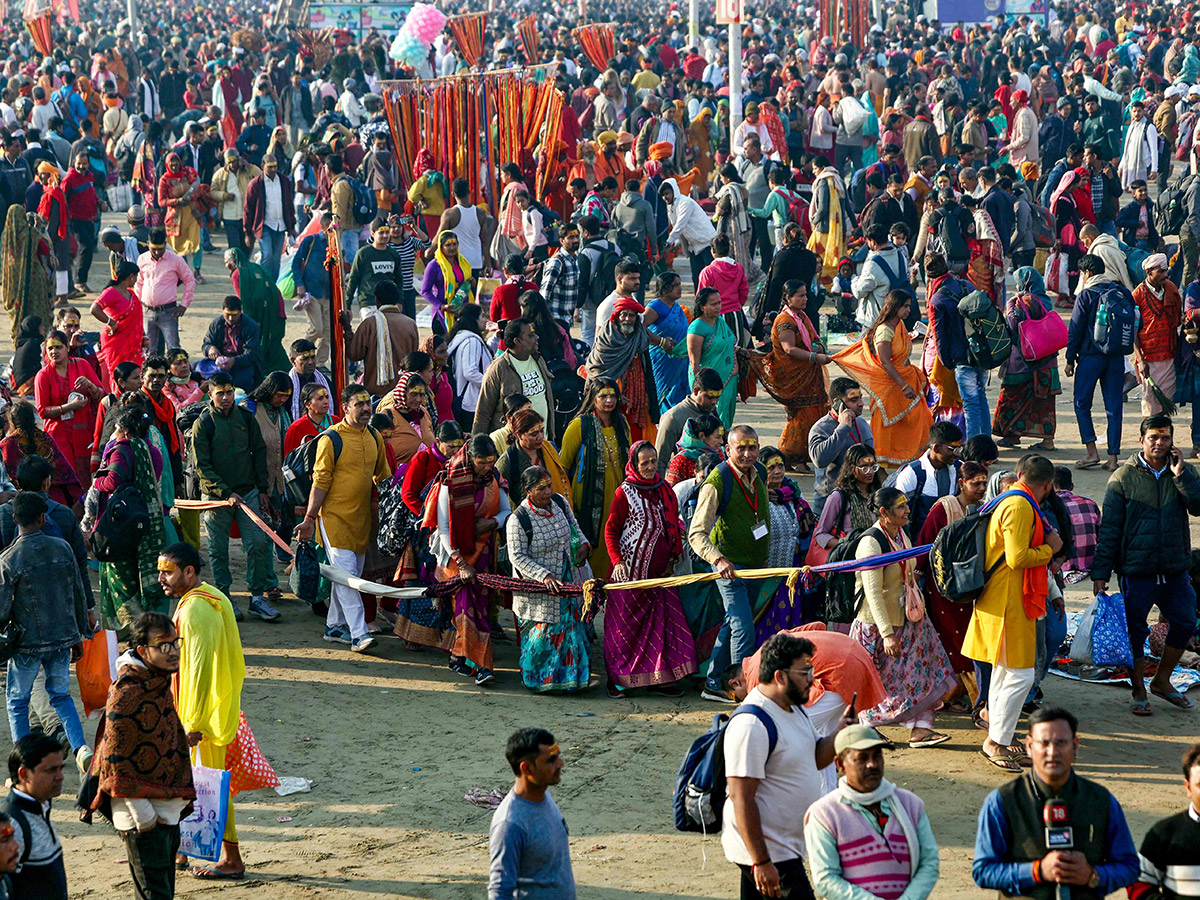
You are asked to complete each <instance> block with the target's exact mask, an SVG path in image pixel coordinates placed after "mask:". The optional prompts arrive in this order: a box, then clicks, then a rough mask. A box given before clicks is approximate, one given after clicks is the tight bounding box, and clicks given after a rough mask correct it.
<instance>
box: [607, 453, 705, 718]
mask: <svg viewBox="0 0 1200 900" xmlns="http://www.w3.org/2000/svg"><path fill="white" fill-rule="evenodd" d="M682 532H683V526H682V524H681V522H680V519H679V506H678V502H677V501H676V499H675V492H674V491H673V490H671V488H669V487H668V486H667V483H666V482H665V481H663V479H662V478H661V477H660V476H659V474H658V454H657V453H655V452H654V445H653V444H651V443H650V442H649V441H638V442H637V443H636V444H634V445H633V447H631V448H630V450H629V461H628V462H627V463H626V465H625V480H624V481H623V482H622V483H621V486H620V487H618V488H617V492H616V495H615V496H614V497H613V501H612V508H611V509H610V510H609V514H608V522H607V523H605V526H604V543H605V545H606V546H607V547H608V554H609V556H610V557H611V558H612V560H613V571H612V585H611V586H610V589H609V590H608V592H607V597H608V599H607V604H606V606H605V613H604V664H605V667H606V668H607V669H608V695H609V696H610V697H613V698H620V697H624V696H627V695H626V694H624V693H622V692H623V691H625V690H628V689H629V688H639V687H644V688H648V689H649V690H651V691H654V692H656V693H661V694H664V695H666V696H668V697H679V696H682V695H683V691H682V690H681V689H680V688H679V687H678V686H677V685H676V684H675V682H677V681H679V679H681V678H683V676H685V675H691V674H692V673H694V672H696V671H697V667H696V648H695V643H694V641H693V639H692V632H691V629H690V628H689V627H688V621H687V617H686V616H685V615H684V612H683V604H682V603H681V602H680V600H679V592H678V591H677V590H676V589H675V588H654V589H643V590H633V591H623V590H619V589H618V588H617V584H618V583H619V582H622V581H638V580H641V579H643V578H659V577H662V576H664V575H668V574H670V572H671V570H672V569H673V568H674V565H675V560H676V559H678V558H679V556H680V555H681V554H682V553H683V534H682Z"/></svg>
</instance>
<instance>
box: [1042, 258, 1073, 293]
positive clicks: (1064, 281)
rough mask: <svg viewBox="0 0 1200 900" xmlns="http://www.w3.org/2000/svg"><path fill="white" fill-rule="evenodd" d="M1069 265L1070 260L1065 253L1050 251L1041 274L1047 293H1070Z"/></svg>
mask: <svg viewBox="0 0 1200 900" xmlns="http://www.w3.org/2000/svg"><path fill="white" fill-rule="evenodd" d="M1069 266H1070V260H1069V259H1068V257H1067V254H1065V253H1051V254H1050V256H1049V257H1048V258H1047V259H1046V268H1045V270H1044V271H1043V272H1042V274H1043V275H1044V276H1045V278H1046V293H1047V294H1069V293H1071V283H1070V275H1069Z"/></svg>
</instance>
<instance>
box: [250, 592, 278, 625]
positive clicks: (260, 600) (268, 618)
mask: <svg viewBox="0 0 1200 900" xmlns="http://www.w3.org/2000/svg"><path fill="white" fill-rule="evenodd" d="M250 612H252V613H253V614H254V615H256V616H258V617H259V618H260V619H262V620H263V621H264V622H274V621H275V620H276V619H278V618H279V610H277V609H276V608H275V607H273V606H272V605H271V604H270V603H268V602H267V598H266V597H251V598H250Z"/></svg>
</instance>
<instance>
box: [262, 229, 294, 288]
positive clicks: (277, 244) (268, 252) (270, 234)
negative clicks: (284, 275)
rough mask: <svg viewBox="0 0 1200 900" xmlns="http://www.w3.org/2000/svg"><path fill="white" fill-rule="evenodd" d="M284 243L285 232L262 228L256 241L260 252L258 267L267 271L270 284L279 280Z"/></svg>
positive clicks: (285, 239)
mask: <svg viewBox="0 0 1200 900" xmlns="http://www.w3.org/2000/svg"><path fill="white" fill-rule="evenodd" d="M286 241H287V234H286V233H285V232H283V231H276V230H275V229H273V228H268V227H267V226H266V225H264V226H263V233H262V237H260V238H259V239H258V248H259V250H261V251H262V262H261V263H260V265H261V266H262V267H263V268H264V269H266V270H267V274H268V275H270V276H271V281H272V283H274V282H276V281H278V280H279V260H280V257H282V256H283V245H284V243H285V242H286Z"/></svg>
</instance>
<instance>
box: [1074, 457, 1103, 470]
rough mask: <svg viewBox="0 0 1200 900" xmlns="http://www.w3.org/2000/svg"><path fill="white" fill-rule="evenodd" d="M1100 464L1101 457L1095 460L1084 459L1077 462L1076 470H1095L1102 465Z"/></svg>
mask: <svg viewBox="0 0 1200 900" xmlns="http://www.w3.org/2000/svg"><path fill="white" fill-rule="evenodd" d="M1100 462H1101V460H1100V457H1098V456H1097V457H1096V458H1095V459H1088V458H1086V457H1084V458H1083V459H1077V460H1075V468H1077V469H1094V468H1096V467H1097V466H1098V465H1100Z"/></svg>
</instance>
